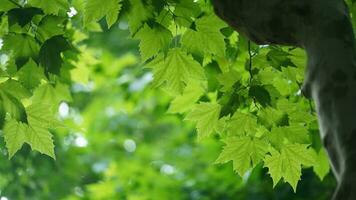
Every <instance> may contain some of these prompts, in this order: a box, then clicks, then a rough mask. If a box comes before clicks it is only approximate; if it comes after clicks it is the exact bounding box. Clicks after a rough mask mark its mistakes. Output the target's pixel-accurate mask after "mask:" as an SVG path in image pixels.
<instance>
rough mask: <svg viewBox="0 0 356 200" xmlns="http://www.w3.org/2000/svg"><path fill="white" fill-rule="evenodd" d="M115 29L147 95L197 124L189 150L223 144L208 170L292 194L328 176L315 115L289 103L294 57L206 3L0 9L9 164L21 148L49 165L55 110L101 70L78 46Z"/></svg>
mask: <svg viewBox="0 0 356 200" xmlns="http://www.w3.org/2000/svg"><path fill="white" fill-rule="evenodd" d="M349 4H350V6H351V8H352V9H351V11H352V12H356V10H355V9H354V8H355V6H354V4H353V2H349ZM126 23H128V25H127V24H126ZM115 25H118V26H125V25H127V26H128V27H129V30H130V37H131V38H133V39H136V40H137V41H139V51H140V55H141V63H142V65H143V66H144V67H145V68H149V69H150V70H151V71H152V73H153V78H154V79H153V84H152V85H153V86H156V87H159V88H161V89H163V90H164V91H165V92H167V93H168V94H169V95H170V96H171V99H172V101H171V104H170V106H169V109H168V111H169V112H170V113H176V114H183V115H184V116H186V117H185V120H187V121H192V122H194V123H196V128H197V134H198V136H197V138H198V140H200V141H201V140H207V139H208V138H211V137H217V138H219V139H221V141H223V142H224V148H223V149H222V152H221V154H220V156H219V157H218V158H217V160H216V163H226V162H230V161H232V162H233V169H234V170H235V171H236V172H237V173H238V174H239V175H240V176H244V175H245V174H246V173H249V172H250V171H251V169H253V168H255V167H256V166H259V165H263V166H264V167H265V168H267V169H268V173H269V174H270V176H271V177H272V179H273V182H274V185H276V184H277V183H278V182H279V181H280V180H281V179H283V180H284V181H285V182H287V183H289V184H290V185H291V186H292V187H293V189H294V190H296V188H297V184H298V181H299V180H300V178H301V171H302V168H310V167H312V168H313V170H314V172H315V173H316V174H317V175H318V176H319V177H320V179H323V178H324V177H325V175H326V174H327V173H328V172H329V164H328V163H327V161H326V160H327V158H326V154H325V151H324V150H323V149H322V147H321V145H320V141H319V135H318V128H317V127H318V126H317V118H316V116H315V111H314V107H313V105H312V104H311V102H310V101H309V100H307V99H305V98H304V97H303V95H302V94H301V92H300V87H301V84H302V82H303V77H304V67H305V61H306V58H305V53H304V52H303V51H302V50H301V49H298V48H292V47H279V46H257V45H254V44H251V43H250V42H249V41H247V40H246V38H245V37H243V36H242V35H239V34H237V33H236V32H234V31H233V30H232V29H231V28H229V27H228V26H227V25H226V24H225V23H224V22H222V21H221V20H220V19H218V18H217V17H216V16H215V15H214V13H213V10H212V7H211V5H210V3H209V1H205V0H197V1H193V0H168V1H166V0H130V1H128V0H75V1H74V0H73V1H68V0H55V1H42V0H29V1H17V0H0V38H1V40H0V41H1V42H0V48H1V49H0V53H1V54H0V76H1V83H0V126H1V127H0V128H1V129H2V135H3V137H4V140H5V142H6V148H7V154H8V157H9V158H11V157H13V156H14V155H15V154H16V152H17V151H19V150H20V149H21V147H22V146H23V144H25V143H27V144H29V146H30V147H31V149H32V150H36V151H38V152H40V153H42V154H46V155H48V156H50V157H52V158H55V157H56V156H55V144H56V142H55V140H53V135H52V133H53V132H56V131H61V130H62V129H68V128H70V127H68V124H65V123H63V122H61V120H58V119H57V110H58V106H59V105H60V103H61V102H71V101H72V100H73V99H72V93H73V88H75V87H74V86H75V85H76V84H78V83H80V84H84V85H90V80H91V79H94V78H93V76H94V75H91V74H92V73H94V70H91V69H90V68H88V66H95V65H97V64H98V63H99V61H98V60H105V57H104V56H103V57H101V58H99V59H97V58H96V57H95V55H93V54H92V53H91V52H90V51H91V50H90V48H89V47H88V46H87V45H86V44H85V42H83V41H85V40H86V39H87V38H88V35H90V34H91V33H94V32H100V31H110V28H111V27H113V26H115ZM128 60H129V59H128ZM100 70H104V69H100ZM115 70H117V71H119V70H120V69H114V71H112V72H110V71H106V72H105V70H104V73H106V74H107V75H108V76H110V75H111V74H115ZM142 70H145V69H142ZM117 71H116V72H117ZM96 78H97V77H96ZM98 79H100V78H98ZM100 81H101V82H102V84H105V78H102V79H101V80H100ZM70 88H72V89H70ZM113 101H115V100H113ZM162 114H163V113H162Z"/></svg>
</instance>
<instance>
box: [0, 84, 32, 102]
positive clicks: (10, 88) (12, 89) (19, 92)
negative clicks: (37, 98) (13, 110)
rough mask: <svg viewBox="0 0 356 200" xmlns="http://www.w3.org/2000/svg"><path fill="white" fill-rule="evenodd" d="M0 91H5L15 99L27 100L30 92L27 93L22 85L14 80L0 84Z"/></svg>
mask: <svg viewBox="0 0 356 200" xmlns="http://www.w3.org/2000/svg"><path fill="white" fill-rule="evenodd" d="M0 90H3V91H6V92H7V93H8V94H11V95H12V96H14V97H15V98H17V99H24V98H29V97H30V96H31V92H30V91H28V90H27V89H26V88H25V87H24V86H22V84H21V83H20V82H18V81H16V80H13V79H8V80H7V81H5V82H3V83H1V84H0Z"/></svg>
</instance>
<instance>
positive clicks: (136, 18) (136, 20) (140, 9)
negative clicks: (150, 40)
mask: <svg viewBox="0 0 356 200" xmlns="http://www.w3.org/2000/svg"><path fill="white" fill-rule="evenodd" d="M130 5H131V7H130V8H131V9H130V11H129V14H128V18H129V28H130V32H131V35H135V34H136V33H137V31H138V30H139V29H140V28H141V27H142V26H143V24H144V23H145V22H146V21H147V20H148V19H150V18H151V17H152V15H153V12H152V7H151V6H149V5H144V4H143V3H142V0H130Z"/></svg>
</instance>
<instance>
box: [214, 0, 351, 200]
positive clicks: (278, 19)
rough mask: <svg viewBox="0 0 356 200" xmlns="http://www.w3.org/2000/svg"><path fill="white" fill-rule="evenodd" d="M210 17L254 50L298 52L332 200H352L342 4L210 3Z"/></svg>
mask: <svg viewBox="0 0 356 200" xmlns="http://www.w3.org/2000/svg"><path fill="white" fill-rule="evenodd" d="M213 5H214V8H215V11H216V13H217V14H218V15H219V16H220V17H221V18H222V19H224V20H225V21H226V22H228V23H229V24H230V25H231V26H232V27H233V28H235V29H236V30H237V31H239V32H240V33H242V34H245V35H246V36H247V37H249V38H250V39H251V40H252V41H254V42H256V43H257V44H279V45H293V46H298V47H302V48H304V49H305V50H306V52H307V55H308V66H307V72H306V77H305V83H304V88H303V91H304V93H305V94H306V95H307V96H308V97H311V98H312V99H313V100H314V101H315V104H316V108H317V113H318V116H319V124H320V135H321V139H322V141H323V144H324V147H325V148H326V149H327V151H328V154H329V158H330V163H331V165H332V169H333V173H334V175H335V177H336V179H337V181H338V188H337V190H336V192H335V194H334V197H333V199H334V200H356V54H355V40H354V33H353V30H352V25H351V22H350V17H349V12H348V9H347V6H346V4H345V3H344V1H343V0H213Z"/></svg>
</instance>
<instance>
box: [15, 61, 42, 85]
mask: <svg viewBox="0 0 356 200" xmlns="http://www.w3.org/2000/svg"><path fill="white" fill-rule="evenodd" d="M17 77H18V79H19V81H20V82H21V83H22V84H23V85H24V86H25V87H26V88H27V89H30V90H33V89H34V88H35V87H37V86H38V85H39V84H40V82H41V80H42V79H45V76H44V71H43V69H42V68H40V67H38V66H37V64H36V63H35V62H34V61H33V60H32V59H30V60H29V61H28V62H27V63H26V64H25V66H23V67H22V68H21V69H20V70H19V71H18V72H17Z"/></svg>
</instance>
